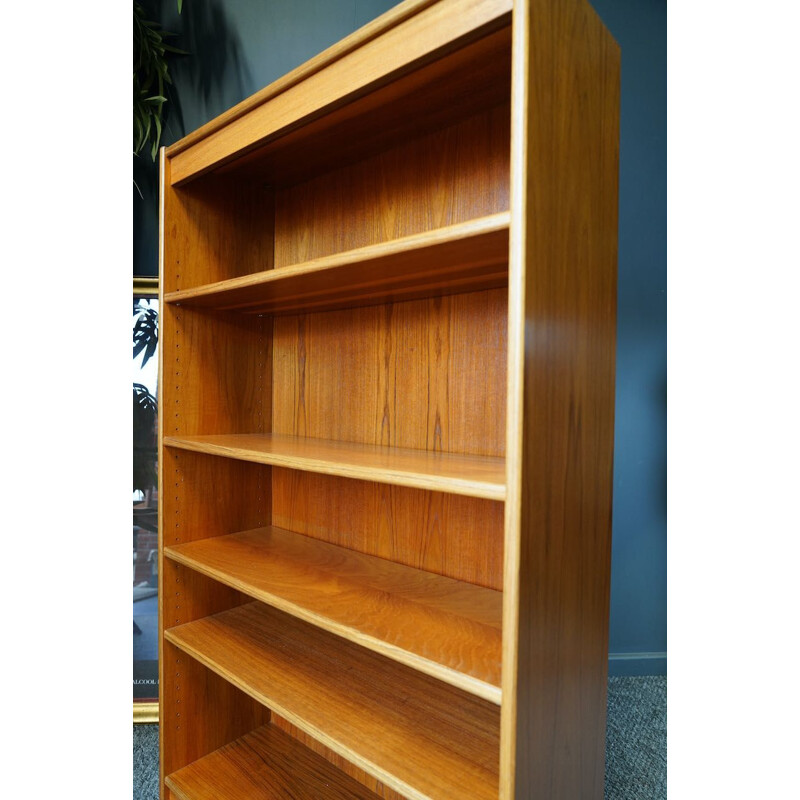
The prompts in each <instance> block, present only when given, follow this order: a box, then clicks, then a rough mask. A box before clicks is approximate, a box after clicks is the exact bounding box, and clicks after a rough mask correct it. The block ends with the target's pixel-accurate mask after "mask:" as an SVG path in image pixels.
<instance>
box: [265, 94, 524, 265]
mask: <svg viewBox="0 0 800 800" xmlns="http://www.w3.org/2000/svg"><path fill="white" fill-rule="evenodd" d="M509 136H510V134H509V113H508V106H507V105H501V106H498V107H495V108H492V109H489V110H487V111H486V112H484V113H481V114H477V115H475V116H472V117H470V118H468V119H466V120H463V121H462V122H459V123H458V124H455V125H451V126H448V127H446V128H444V129H441V130H437V131H434V132H432V133H429V134H427V135H424V136H419V135H417V136H415V137H413V138H410V139H408V140H405V141H404V142H403V143H402V144H400V145H398V146H395V147H392V148H390V149H388V150H384V151H382V152H380V153H377V154H376V155H373V156H371V157H369V158H363V157H362V159H361V160H359V161H358V162H356V163H352V164H347V165H345V166H343V167H339V168H336V169H333V170H330V171H327V172H325V173H323V174H320V175H318V176H316V177H314V178H312V179H310V180H307V181H304V182H303V183H298V184H295V185H292V186H288V187H286V188H279V189H277V190H276V193H275V267H276V268H282V267H285V266H288V265H291V264H298V263H301V262H304V261H309V260H311V259H316V258H321V257H324V256H329V255H332V254H335V253H341V252H344V251H347V250H353V249H356V248H360V247H366V246H369V245H374V244H379V243H381V242H387V241H393V240H395V239H399V238H401V237H404V236H411V235H413V234H419V233H424V232H427V231H432V230H437V229H440V228H445V227H448V226H450V225H456V224H459V223H464V222H469V221H470V220H474V219H479V218H481V217H485V216H489V215H492V214H497V213H500V212H503V211H507V210H508V181H509Z"/></svg>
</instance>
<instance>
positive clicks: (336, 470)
mask: <svg viewBox="0 0 800 800" xmlns="http://www.w3.org/2000/svg"><path fill="white" fill-rule="evenodd" d="M164 447H165V448H178V449H181V450H188V451H193V452H196V453H207V454H209V455H218V456H225V457H226V458H235V459H239V460H242V461H252V462H255V463H260V464H274V465H276V466H280V467H288V468H289V469H301V470H310V471H312V472H321V473H323V474H327V475H339V476H341V477H345V478H356V479H360V480H372V481H377V482H378V483H393V484H397V485H399V486H412V487H416V488H419V489H432V490H434V491H444V492H452V493H453V494H463V495H467V496H470V497H484V498H487V499H489V500H502V499H503V498H504V497H505V482H504V481H505V465H504V461H503V459H501V458H492V457H489V456H471V455H469V456H468V455H455V454H452V453H429V452H424V451H418V450H409V449H406V448H399V447H376V446H372V445H365V444H355V443H352V442H333V441H326V440H322V439H306V438H303V437H296V436H281V435H278V434H229V435H216V436H182V437H177V436H165V437H164Z"/></svg>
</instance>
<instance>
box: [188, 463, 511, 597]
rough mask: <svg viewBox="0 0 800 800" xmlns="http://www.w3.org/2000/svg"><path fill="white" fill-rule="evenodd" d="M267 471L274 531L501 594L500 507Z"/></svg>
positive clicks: (313, 474) (461, 498)
mask: <svg viewBox="0 0 800 800" xmlns="http://www.w3.org/2000/svg"><path fill="white" fill-rule="evenodd" d="M176 452H182V451H176ZM269 469H271V470H272V479H273V484H272V524H273V525H276V526H277V527H280V528H284V529H286V530H290V531H294V532H296V533H302V534H304V535H305V536H313V537H314V538H316V539H322V540H323V541H326V542H331V543H332V544H337V545H341V546H342V547H347V548H348V549H350V550H358V551H359V552H361V553H367V554H369V555H373V556H378V557H380V558H385V559H389V560H390V561H394V562H397V563H398V564H405V565H406V566H409V567H415V568H417V569H422V570H425V571H426V572H433V573H436V574H437V575H446V576H447V577H449V578H455V579H456V580H459V581H467V582H469V583H474V584H476V585H478V586H486V587H488V588H489V589H497V590H502V589H503V503H502V502H500V501H497V500H484V499H482V498H478V497H465V496H464V495H459V494H450V493H449V492H431V491H426V490H424V489H414V488H410V487H408V486H396V485H392V484H387V483H376V482H374V481H356V480H351V479H349V478H338V477H336V476H334V475H322V474H320V473H317V472H303V471H301V470H297V469H282V468H280V467H270V468H269ZM256 527H261V526H260V525H249V526H244V525H242V526H239V527H238V528H233V529H228V530H227V531H225V532H226V533H232V532H233V531H234V530H246V529H247V528H256Z"/></svg>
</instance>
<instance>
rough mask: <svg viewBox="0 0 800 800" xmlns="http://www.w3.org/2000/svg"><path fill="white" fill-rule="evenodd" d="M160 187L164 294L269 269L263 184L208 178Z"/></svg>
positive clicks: (268, 212) (267, 200) (267, 194)
mask: <svg viewBox="0 0 800 800" xmlns="http://www.w3.org/2000/svg"><path fill="white" fill-rule="evenodd" d="M170 169H171V167H170V160H169V159H166V167H165V171H166V173H167V180H166V181H165V185H164V187H163V196H164V199H163V203H164V217H165V227H164V232H163V239H164V254H163V259H164V263H163V271H162V276H163V278H162V279H163V281H164V288H165V291H167V292H174V291H179V290H180V289H190V288H193V287H196V286H201V285H203V284H206V283H213V282H215V281H221V280H226V279H227V278H236V277H239V276H241V275H247V274H249V273H252V272H260V271H262V270H267V269H272V266H273V252H274V248H273V225H274V218H275V216H274V193H273V191H272V189H271V188H269V187H268V186H267V185H266V184H265V183H264V182H263V181H257V180H243V179H241V178H239V179H233V178H228V177H225V176H216V175H209V176H207V177H205V178H203V180H200V181H196V182H194V183H193V184H192V185H191V186H190V187H188V188H185V189H182V188H177V187H173V186H171V185H170V184H169V173H170Z"/></svg>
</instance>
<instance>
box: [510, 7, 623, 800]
mask: <svg viewBox="0 0 800 800" xmlns="http://www.w3.org/2000/svg"><path fill="white" fill-rule="evenodd" d="M514 14H515V17H514V43H513V67H512V80H513V81H514V86H513V89H512V107H513V115H512V118H513V119H514V120H515V124H514V129H513V131H512V175H513V176H514V177H513V178H512V183H513V185H512V193H511V196H512V200H511V237H510V239H511V242H510V249H511V259H510V269H509V295H510V297H511V299H512V302H511V305H510V312H509V314H510V316H509V319H510V327H511V331H510V334H509V354H510V355H509V385H510V388H509V410H508V430H509V434H508V439H509V440H508V453H507V459H508V460H507V468H508V480H507V484H508V500H507V504H506V509H507V529H506V573H505V581H506V595H505V600H506V603H505V608H504V621H503V627H504V635H505V639H504V650H503V670H504V673H503V687H502V688H503V707H502V715H503V719H502V745H501V798H503V799H504V800H510V798H520V799H522V798H525V799H526V800H527V798H531V797H548V798H553V800H556V799H557V798H563V799H564V800H566V799H567V798H574V797H581V798H587V799H588V798H596V799H597V800H599V799H600V798H602V797H603V778H604V763H605V758H604V757H605V721H606V681H607V670H608V614H609V585H610V555H611V499H612V477H613V445H614V364H615V336H616V270H617V252H616V242H617V181H618V178H617V175H618V147H619V127H618V126H619V68H620V55H619V49H618V47H617V45H616V43H615V42H614V41H613V39H612V37H611V36H610V35H609V34H608V32H607V31H606V30H605V28H604V27H603V25H602V23H601V22H600V20H599V18H598V17H597V16H596V14H595V13H594V11H593V10H592V9H591V7H590V6H589V4H588V3H586V2H584V0H565V1H564V2H559V3H553V2H550V1H546V0H531V2H529V3H520V4H518V5H516V6H515V12H514Z"/></svg>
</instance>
